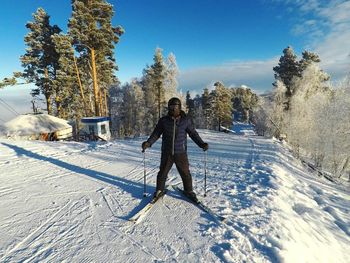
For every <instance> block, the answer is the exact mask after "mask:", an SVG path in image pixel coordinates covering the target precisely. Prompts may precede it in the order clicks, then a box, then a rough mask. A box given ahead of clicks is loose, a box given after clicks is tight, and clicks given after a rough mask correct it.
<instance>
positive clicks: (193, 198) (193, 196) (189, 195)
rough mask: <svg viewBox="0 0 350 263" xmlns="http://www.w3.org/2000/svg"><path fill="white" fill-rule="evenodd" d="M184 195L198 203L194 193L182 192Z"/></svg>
mask: <svg viewBox="0 0 350 263" xmlns="http://www.w3.org/2000/svg"><path fill="white" fill-rule="evenodd" d="M184 193H185V195H186V196H187V197H188V198H189V199H191V200H192V201H193V202H194V203H196V204H198V203H199V200H198V198H197V195H196V193H195V192H193V191H191V192H184Z"/></svg>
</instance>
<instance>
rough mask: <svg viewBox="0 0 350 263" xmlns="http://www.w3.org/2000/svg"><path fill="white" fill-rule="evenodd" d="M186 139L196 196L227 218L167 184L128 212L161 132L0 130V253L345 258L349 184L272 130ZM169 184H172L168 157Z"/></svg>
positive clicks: (153, 170) (38, 258)
mask: <svg viewBox="0 0 350 263" xmlns="http://www.w3.org/2000/svg"><path fill="white" fill-rule="evenodd" d="M199 133H200V135H201V136H202V138H203V139H204V141H207V142H208V143H209V147H210V148H209V151H208V163H207V169H208V173H207V197H205V198H204V197H203V194H204V159H205V156H204V154H203V151H202V150H201V149H199V148H198V147H197V146H196V145H195V144H194V143H192V142H191V141H190V140H189V150H188V153H189V160H190V164H191V172H192V176H193V181H194V187H195V191H196V192H197V193H198V197H199V198H200V199H201V200H203V201H204V203H205V204H206V205H208V206H209V207H210V208H211V209H212V210H213V211H215V212H216V213H218V214H219V215H221V216H225V217H227V218H228V219H227V224H221V225H220V224H218V223H217V222H215V221H214V220H212V218H211V217H210V216H209V215H208V214H206V213H204V212H203V211H202V210H200V209H198V208H197V207H196V206H194V205H193V204H192V203H189V202H187V201H186V200H185V199H184V198H183V197H182V196H181V195H180V194H179V193H178V192H176V191H174V190H172V189H171V188H169V191H168V193H167V195H166V196H165V197H164V198H163V199H162V201H160V202H159V203H156V205H155V206H154V207H153V208H152V210H151V211H150V212H149V214H148V215H147V216H146V217H145V218H144V220H143V221H142V222H140V223H139V224H137V225H134V224H132V223H131V222H129V221H128V219H129V218H130V217H131V216H133V215H134V214H135V213H137V211H139V210H140V209H141V208H142V207H144V206H145V205H146V203H147V201H148V200H150V198H151V194H152V193H153V191H154V189H155V179H156V174H157V171H158V166H159V159H160V140H159V141H158V142H157V143H156V144H155V145H154V146H153V147H152V148H151V149H149V150H148V151H146V154H145V160H146V168H147V192H148V196H147V197H146V198H144V197H143V171H144V170H143V169H144V168H143V154H142V153H141V151H140V150H141V147H140V145H141V142H142V141H143V140H144V139H145V138H138V139H128V140H118V141H113V142H108V143H88V144H87V143H78V142H43V141H16V140H8V139H0V236H1V239H0V261H1V262H62V261H66V262H293V263H294V262H327V263H329V262H337V263H338V262H350V261H349V258H350V251H349V247H350V216H349V214H350V213H349V212H350V195H349V185H340V184H334V183H331V182H329V181H326V180H324V179H322V178H318V177H317V176H316V175H314V174H309V172H308V171H307V170H306V169H305V168H303V166H302V165H301V164H300V162H299V161H298V160H296V159H294V158H293V156H292V155H291V154H290V153H289V151H288V150H287V149H286V148H285V147H283V145H282V144H280V143H279V142H278V141H274V140H270V139H265V138H262V137H258V136H247V135H245V136H241V135H235V134H227V133H218V132H212V131H207V130H199ZM168 184H169V185H175V184H179V185H180V186H181V179H180V176H179V175H178V173H177V171H176V169H175V168H173V169H172V170H171V171H170V173H169V177H168Z"/></svg>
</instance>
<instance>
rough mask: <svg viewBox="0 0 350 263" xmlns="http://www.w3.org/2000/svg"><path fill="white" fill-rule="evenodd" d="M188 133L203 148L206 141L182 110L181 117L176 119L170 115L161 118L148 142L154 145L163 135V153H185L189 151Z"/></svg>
mask: <svg viewBox="0 0 350 263" xmlns="http://www.w3.org/2000/svg"><path fill="white" fill-rule="evenodd" d="M187 134H188V135H189V136H190V137H191V139H192V140H193V141H194V142H195V143H196V144H197V145H198V146H199V147H201V148H203V146H204V142H203V140H202V139H201V137H200V136H199V135H198V133H197V131H196V129H195V128H194V124H193V121H192V119H191V118H190V117H188V116H187V115H186V114H185V112H183V111H181V115H180V117H178V118H176V119H175V118H173V117H171V116H170V115H167V116H164V117H162V118H160V119H159V121H158V123H157V126H156V127H155V129H154V131H153V132H152V134H151V136H150V137H149V138H148V140H147V142H149V143H150V145H152V144H153V143H155V142H156V141H157V140H158V138H159V137H160V136H161V135H163V137H162V153H166V154H174V153H185V152H186V151H187Z"/></svg>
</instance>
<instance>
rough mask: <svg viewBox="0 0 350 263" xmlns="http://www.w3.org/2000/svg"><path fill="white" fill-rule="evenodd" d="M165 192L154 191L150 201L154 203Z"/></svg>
mask: <svg viewBox="0 0 350 263" xmlns="http://www.w3.org/2000/svg"><path fill="white" fill-rule="evenodd" d="M165 193H166V191H162V190H157V191H155V192H154V194H153V199H152V201H151V202H152V203H155V202H156V201H157V200H158V199H159V198H161V197H162V196H163V195H165Z"/></svg>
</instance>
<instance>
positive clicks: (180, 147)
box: [142, 97, 209, 202]
mask: <svg viewBox="0 0 350 263" xmlns="http://www.w3.org/2000/svg"><path fill="white" fill-rule="evenodd" d="M187 134H188V135H189V136H190V137H191V139H192V140H193V141H194V142H195V143H196V144H197V145H198V146H199V147H200V148H202V149H203V150H204V151H206V150H208V147H209V146H208V144H207V143H205V142H203V140H202V139H201V137H200V136H199V135H198V133H197V131H196V129H195V127H194V124H193V122H192V119H191V118H190V117H188V116H187V115H186V114H185V112H184V111H182V110H181V101H180V100H179V99H178V98H175V97H174V98H171V99H170V100H169V102H168V114H167V115H166V116H164V117H162V118H160V119H159V121H158V123H157V125H156V127H155V129H154V131H153V132H152V134H151V136H150V137H149V138H148V139H147V141H145V142H143V143H142V150H143V151H145V150H146V149H147V148H149V147H151V146H152V144H153V143H155V142H156V141H157V140H158V139H159V137H160V136H161V135H163V136H162V156H161V162H160V167H159V172H158V175H157V186H156V191H155V193H154V197H155V198H158V197H160V196H162V195H164V193H165V192H164V190H165V189H164V188H165V181H166V179H167V175H168V173H169V171H170V169H171V167H172V166H173V164H174V163H175V165H176V168H177V170H178V172H179V173H180V176H181V179H182V182H183V186H184V191H185V193H186V195H187V196H188V197H189V198H190V199H192V200H193V201H195V202H197V201H198V199H197V197H196V194H195V193H194V191H193V187H192V176H191V173H190V170H189V163H188V157H187Z"/></svg>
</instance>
